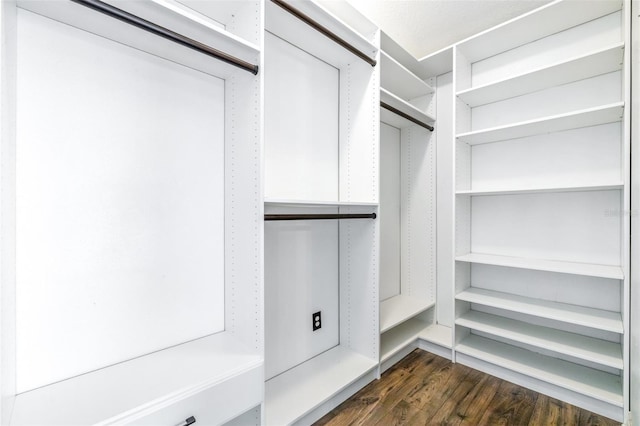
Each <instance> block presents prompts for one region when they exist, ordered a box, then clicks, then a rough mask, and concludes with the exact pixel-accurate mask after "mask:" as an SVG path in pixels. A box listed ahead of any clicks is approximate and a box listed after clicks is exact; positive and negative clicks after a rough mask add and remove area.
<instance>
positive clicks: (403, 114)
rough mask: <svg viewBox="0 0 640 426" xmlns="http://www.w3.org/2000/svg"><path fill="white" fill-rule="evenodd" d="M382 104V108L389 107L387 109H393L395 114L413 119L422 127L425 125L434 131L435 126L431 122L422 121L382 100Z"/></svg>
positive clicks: (413, 121) (412, 120)
mask: <svg viewBox="0 0 640 426" xmlns="http://www.w3.org/2000/svg"><path fill="white" fill-rule="evenodd" d="M380 106H381V107H382V108H384V109H387V110H389V111H391V112H392V113H394V114H397V115H399V116H400V117H402V118H406V119H407V120H409V121H411V122H412V123H416V124H417V125H418V126H420V127H424V128H425V129H428V130H430V131H432V132H433V126H430V125H429V124H427V123H425V122H424V121H420V120H418V119H417V118H413V117H412V116H410V115H409V114H405V113H404V112H402V111H400V110H399V109H397V108H394V107H392V106H391V105H389V104H385V103H384V102H382V101H380Z"/></svg>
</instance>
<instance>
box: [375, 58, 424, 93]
mask: <svg viewBox="0 0 640 426" xmlns="http://www.w3.org/2000/svg"><path fill="white" fill-rule="evenodd" d="M380 66H381V69H380V70H381V71H380V80H381V82H380V85H381V87H382V88H384V89H386V90H387V91H389V92H391V93H393V94H394V95H396V96H397V97H399V98H402V99H404V100H407V101H408V100H410V99H414V98H418V97H420V96H425V95H428V94H430V93H433V87H431V86H429V85H428V84H427V83H425V82H424V81H422V80H420V78H419V77H418V76H416V75H415V74H414V73H412V72H411V71H409V70H408V69H407V68H405V67H404V66H403V65H402V64H400V63H399V62H398V61H396V60H395V59H393V58H392V57H391V56H389V55H388V54H386V53H385V52H380Z"/></svg>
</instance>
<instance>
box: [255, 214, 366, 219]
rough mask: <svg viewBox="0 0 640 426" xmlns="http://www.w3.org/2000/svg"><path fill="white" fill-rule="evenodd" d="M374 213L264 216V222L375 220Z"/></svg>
mask: <svg viewBox="0 0 640 426" xmlns="http://www.w3.org/2000/svg"><path fill="white" fill-rule="evenodd" d="M375 218H376V214H375V213H364V214H360V213H345V214H339V213H338V214H265V215H264V220H327V219H375Z"/></svg>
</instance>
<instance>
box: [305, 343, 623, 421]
mask: <svg viewBox="0 0 640 426" xmlns="http://www.w3.org/2000/svg"><path fill="white" fill-rule="evenodd" d="M435 424H442V425H518V426H520V425H603V426H604V425H619V423H617V422H615V421H613V420H611V419H608V418H605V417H602V416H598V415H597V414H593V413H591V412H589V411H586V410H582V409H580V408H578V407H575V406H573V405H569V404H567V403H566V402H562V401H559V400H557V399H554V398H550V397H548V396H546V395H541V394H539V393H536V392H534V391H531V390H529V389H525V388H522V387H520V386H517V385H514V384H513V383H509V382H507V381H504V380H501V379H498V378H496V377H493V376H490V375H488V374H484V373H481V372H480V371H477V370H474V369H472V368H469V367H465V366H464V365H461V364H453V363H451V362H450V361H448V360H446V359H444V358H442V357H439V356H436V355H433V354H431V353H428V352H425V351H422V350H419V349H416V350H415V351H413V352H412V353H410V354H409V355H407V356H406V357H405V358H404V359H403V360H402V361H400V362H399V363H398V364H396V365H395V366H394V367H392V368H390V369H389V370H387V371H386V372H385V373H384V374H383V375H382V378H381V379H380V380H377V381H374V382H372V383H370V384H369V385H368V386H366V387H365V388H363V389H362V390H361V391H360V392H358V393H356V394H355V395H353V396H352V397H351V398H350V399H348V400H347V401H345V402H344V403H343V404H341V405H340V406H338V407H337V408H336V409H334V410H333V411H331V412H330V413H328V414H327V415H326V416H324V417H323V418H322V419H320V420H319V421H318V422H316V423H315V426H325V425H327V426H329V425H330V426H338V425H340V426H342V425H366V426H374V425H380V426H390V425H435Z"/></svg>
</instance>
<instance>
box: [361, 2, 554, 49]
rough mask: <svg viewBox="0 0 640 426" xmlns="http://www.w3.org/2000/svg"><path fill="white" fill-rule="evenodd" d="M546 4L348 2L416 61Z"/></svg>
mask: <svg viewBox="0 0 640 426" xmlns="http://www.w3.org/2000/svg"><path fill="white" fill-rule="evenodd" d="M549 1H550V0H349V3H351V4H352V5H353V6H354V7H356V8H357V9H358V10H359V11H360V12H361V13H362V14H364V15H365V16H366V17H367V18H369V19H370V20H372V21H373V22H375V23H376V24H377V25H378V26H379V27H380V28H382V30H383V31H384V32H385V33H387V35H389V36H390V37H391V38H392V39H394V40H395V41H396V42H397V43H399V44H400V45H401V46H402V47H404V48H405V49H406V50H407V51H408V52H409V53H411V54H413V55H414V56H415V57H416V58H418V59H419V58H422V57H424V56H426V55H428V54H430V53H433V52H435V51H438V50H440V49H442V48H444V47H447V46H449V45H451V44H453V43H455V42H457V41H460V40H462V39H465V38H467V37H469V36H471V35H474V34H476V33H479V32H480V31H483V30H485V29H488V28H491V27H493V26H495V25H497V24H500V23H502V22H504V21H507V20H509V19H511V18H515V17H516V16H518V15H521V14H523V13H525V12H528V11H530V10H532V9H535V8H537V7H540V6H542V5H544V4H546V3H549Z"/></svg>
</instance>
